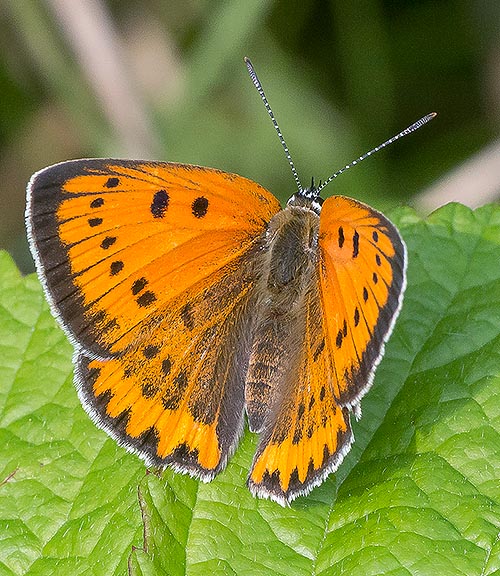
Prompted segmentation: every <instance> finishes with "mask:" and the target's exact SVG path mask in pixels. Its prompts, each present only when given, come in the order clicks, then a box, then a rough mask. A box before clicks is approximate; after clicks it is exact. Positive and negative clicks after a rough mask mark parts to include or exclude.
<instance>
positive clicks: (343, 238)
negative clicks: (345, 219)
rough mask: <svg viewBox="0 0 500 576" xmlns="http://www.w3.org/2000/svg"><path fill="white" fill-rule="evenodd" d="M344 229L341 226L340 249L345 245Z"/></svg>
mask: <svg viewBox="0 0 500 576" xmlns="http://www.w3.org/2000/svg"><path fill="white" fill-rule="evenodd" d="M344 240H345V237H344V229H343V228H342V226H339V248H342V246H343V245H344Z"/></svg>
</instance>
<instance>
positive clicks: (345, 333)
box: [342, 319, 347, 338]
mask: <svg viewBox="0 0 500 576" xmlns="http://www.w3.org/2000/svg"><path fill="white" fill-rule="evenodd" d="M342 335H343V336H344V338H345V337H346V336H347V322H346V321H345V319H344V325H343V326H342Z"/></svg>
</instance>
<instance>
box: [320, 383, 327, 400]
mask: <svg viewBox="0 0 500 576" xmlns="http://www.w3.org/2000/svg"><path fill="white" fill-rule="evenodd" d="M325 395H326V389H325V387H324V386H321V390H320V391H319V399H320V400H321V401H323V400H324V399H325Z"/></svg>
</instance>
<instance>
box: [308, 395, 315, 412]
mask: <svg viewBox="0 0 500 576" xmlns="http://www.w3.org/2000/svg"><path fill="white" fill-rule="evenodd" d="M315 403H316V398H315V397H314V394H312V395H311V399H310V400H309V407H308V408H309V410H311V408H312V407H313V406H314V404H315Z"/></svg>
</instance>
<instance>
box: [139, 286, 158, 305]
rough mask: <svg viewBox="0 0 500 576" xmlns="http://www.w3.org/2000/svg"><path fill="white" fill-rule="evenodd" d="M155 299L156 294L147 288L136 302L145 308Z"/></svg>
mask: <svg viewBox="0 0 500 576" xmlns="http://www.w3.org/2000/svg"><path fill="white" fill-rule="evenodd" d="M155 300H156V294H155V293H154V292H151V291H150V290H148V291H147V292H144V293H143V294H141V295H140V296H139V298H137V304H139V306H140V307H141V308H147V307H148V306H151V304H152V303H153V302H154V301H155Z"/></svg>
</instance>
